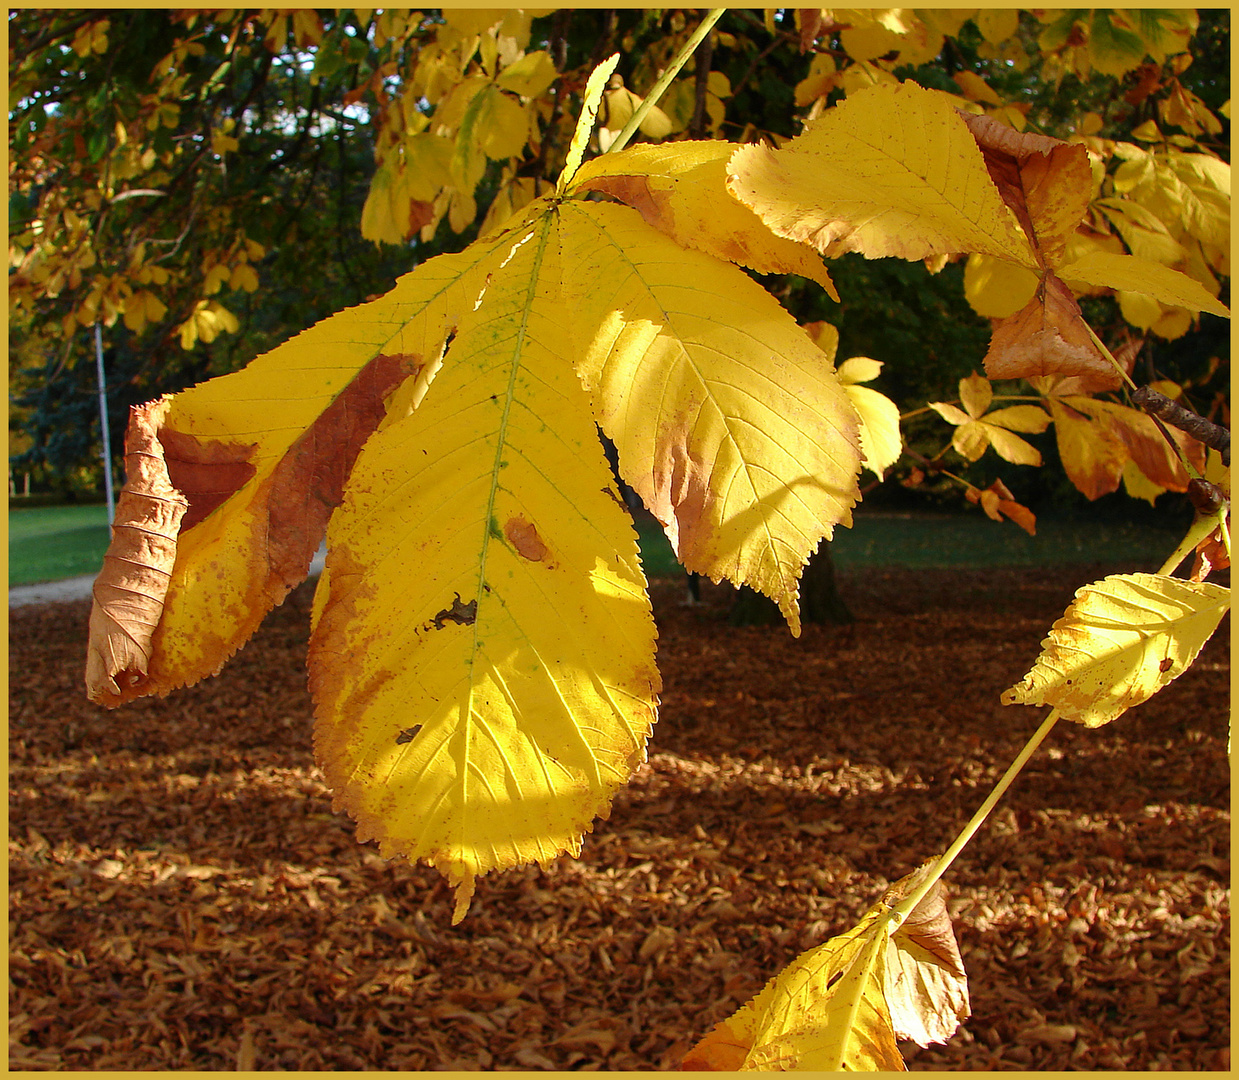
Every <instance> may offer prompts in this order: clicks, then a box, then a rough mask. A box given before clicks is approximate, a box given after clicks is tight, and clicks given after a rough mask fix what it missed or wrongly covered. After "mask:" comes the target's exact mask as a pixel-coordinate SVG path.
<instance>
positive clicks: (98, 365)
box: [95, 323, 116, 527]
mask: <svg viewBox="0 0 1239 1080" xmlns="http://www.w3.org/2000/svg"><path fill="white" fill-rule="evenodd" d="M95 371H96V374H97V376H98V380H99V426H100V428H101V429H102V431H103V486H104V490H105V491H106V492H107V495H108V526H109V527H110V526H111V524H112V519H113V518H114V517H115V516H116V505H115V502H114V501H113V498H112V438H111V436H110V435H109V434H108V395H107V383H106V382H105V381H104V376H103V331H102V330H100V329H99V324H98V323H95Z"/></svg>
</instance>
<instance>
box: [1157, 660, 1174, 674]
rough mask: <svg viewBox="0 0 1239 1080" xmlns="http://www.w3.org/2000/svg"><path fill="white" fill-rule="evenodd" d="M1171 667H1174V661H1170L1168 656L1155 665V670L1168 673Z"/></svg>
mask: <svg viewBox="0 0 1239 1080" xmlns="http://www.w3.org/2000/svg"><path fill="white" fill-rule="evenodd" d="M1172 667H1174V661H1173V660H1171V659H1170V657H1169V656H1167V657H1166V659H1165V660H1163V661H1162V662H1161V663H1160V664H1158V665H1157V670H1158V671H1162V672H1166V671H1169V670H1170V669H1171V668H1172Z"/></svg>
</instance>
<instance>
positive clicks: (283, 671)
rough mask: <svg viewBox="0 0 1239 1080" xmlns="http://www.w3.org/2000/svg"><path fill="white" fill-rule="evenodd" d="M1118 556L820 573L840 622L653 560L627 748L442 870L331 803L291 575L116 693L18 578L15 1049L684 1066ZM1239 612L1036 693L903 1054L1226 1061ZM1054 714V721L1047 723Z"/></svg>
mask: <svg viewBox="0 0 1239 1080" xmlns="http://www.w3.org/2000/svg"><path fill="white" fill-rule="evenodd" d="M1127 569H1135V567H1113V566H1105V567H1098V566H1092V567H1075V568H1066V569H1065V568H1056V569H1055V571H1054V572H1053V573H1052V574H1047V573H1044V572H1038V571H1036V570H1023V569H1020V570H996V571H984V572H976V571H973V572H955V571H945V570H943V571H912V570H885V571H883V570H866V571H859V570H858V571H849V572H843V573H842V574H841V591H842V593H843V595H844V597H845V599H846V600H847V602H848V604H849V605H850V606H851V607H852V609H853V610H854V611H855V612H856V613H857V614H858V615H859V616H860V619H861V621H860V622H859V623H858V624H857V625H855V626H853V627H850V628H847V629H843V630H840V629H822V628H818V627H807V628H806V630H805V633H804V636H803V637H802V638H801V639H800V640H794V639H793V638H791V637H790V635H789V634H788V633H787V632H786V630H783V629H773V630H771V629H746V630H740V629H734V628H731V627H729V626H728V625H727V624H726V623H725V622H724V621H723V619H722V614H723V612H724V611H725V606H726V604H727V602H728V593H727V590H726V589H725V588H723V587H711V586H709V585H708V584H704V585H703V589H702V595H703V600H704V602H703V603H702V604H701V605H698V606H693V607H689V606H685V605H684V604H683V603H681V601H682V599H683V595H684V590H683V585H682V582H681V581H679V580H673V579H663V580H660V581H657V582H655V584H654V587H653V596H654V602H655V612H656V617H657V621H658V625H659V631H660V639H659V663H660V665H661V668H662V672H663V678H664V684H665V691H664V694H663V708H662V717H661V720H660V721H659V723H658V725H657V726H656V728H655V731H654V736H653V740H652V743H651V747H650V761H649V764H648V765H647V766H645V767H643V768H642V769H641V771H640V772H639V773H638V775H637V777H636V778H635V780H634V781H633V783H632V784H631V785H630V786H629V787H628V788H627V789H626V790H624V791H623V792H621V793H620V795H619V797H618V798H617V800H616V802H615V805H614V809H613V812H612V814H611V817H610V819H609V820H608V821H605V822H599V823H598V825H597V828H596V830H595V832H594V833H593V834H592V835H590V836H589V837H587V838H586V841H585V846H584V851H583V853H582V857H581V858H580V859H579V860H572V859H568V858H563V859H561V860H559V862H557V863H556V864H555V866H554V867H553V868H552V869H551V870H550V871H546V872H543V871H540V870H537V869H532V868H526V869H522V870H518V871H514V872H510V873H507V874H501V875H495V874H492V875H489V876H487V877H486V878H483V879H481V880H480V881H479V882H478V887H477V895H476V898H475V900H474V903H473V907H472V909H471V910H470V913H469V915H468V917H467V918H466V919H465V920H464V922H463V923H462V924H461V925H460V926H458V927H456V928H454V929H453V928H451V927H449V925H448V923H449V918H450V915H451V905H452V901H451V896H450V892H449V889H448V887H447V885H446V884H445V883H444V882H443V881H442V880H440V879H439V877H438V875H437V874H435V873H434V872H433V871H431V870H429V869H428V868H425V867H420V866H410V865H408V864H405V863H399V862H394V863H388V862H385V861H384V860H382V859H380V858H379V857H378V856H377V854H375V852H374V850H373V848H372V847H370V846H363V845H359V844H357V843H356V842H355V841H354V839H353V826H352V824H351V822H350V821H349V820H348V819H347V818H345V817H343V816H341V815H337V814H333V813H332V812H331V806H330V797H329V794H328V792H327V790H326V788H325V786H324V784H323V782H322V779H321V774H320V773H319V771H318V770H317V768H315V766H314V764H313V761H312V758H311V751H310V746H311V741H310V725H311V709H310V702H309V698H308V695H307V693H306V690H305V675H304V667H303V658H304V656H305V644H306V638H307V635H308V622H309V605H310V591H309V587H308V586H303V587H301V588H299V589H297V590H295V591H294V592H293V593H292V594H291V595H290V597H289V599H288V601H287V602H286V603H285V604H284V605H283V606H282V607H281V608H278V609H277V610H276V611H275V612H273V613H272V615H271V616H270V617H268V619H267V620H266V621H265V623H264V624H263V626H262V628H261V629H260V630H259V632H258V635H257V636H256V637H255V639H254V641H253V642H252V643H251V644H250V645H248V646H247V647H246V648H245V649H244V650H243V651H242V652H241V653H240V654H239V655H238V656H237V657H236V658H235V659H234V660H233V661H232V662H231V663H230V664H229V665H228V666H227V667H226V668H225V669H224V671H223V673H222V674H221V675H219V676H218V677H216V678H213V679H209V680H208V681H207V682H206V683H204V684H201V685H199V686H197V687H194V688H192V689H189V690H184V691H179V692H177V693H175V694H173V695H172V696H171V697H169V698H167V699H162V700H144V701H140V702H137V703H135V704H133V705H130V706H127V707H126V708H124V709H121V710H119V711H117V712H114V713H108V712H105V711H104V710H102V709H100V708H98V707H96V706H94V705H91V704H89V703H88V702H87V701H86V700H85V697H84V694H83V691H82V674H81V664H82V661H81V658H82V656H83V655H84V649H85V640H86V624H87V619H88V613H89V604H88V603H72V604H49V605H44V606H41V607H30V608H19V609H16V610H12V611H10V624H9V625H10V676H9V677H10V721H9V723H10V729H9V730H10V756H11V764H10V778H9V798H10V815H9V829H10V832H9V883H10V893H9V916H10V939H9V940H10V946H9V950H10V958H9V971H10V997H9V1016H10V1052H9V1066H10V1068H11V1069H71V1070H105V1069H107V1070H111V1069H126V1070H128V1069H161V1070H186V1069H202V1070H217V1069H235V1068H242V1069H409V1070H420V1069H521V1070H544V1069H555V1070H564V1069H581V1070H595V1069H606V1070H617V1069H618V1070H648V1069H659V1068H668V1067H674V1066H675V1065H677V1064H678V1062H679V1060H680V1058H681V1057H682V1055H683V1054H684V1052H685V1051H686V1050H687V1049H688V1047H690V1046H691V1045H692V1044H693V1043H694V1042H695V1041H696V1040H697V1039H698V1038H700V1037H701V1035H702V1034H704V1033H705V1032H706V1031H708V1030H709V1029H710V1028H711V1027H712V1026H713V1025H714V1024H715V1023H716V1022H717V1021H719V1020H721V1019H723V1018H724V1017H725V1016H727V1015H729V1014H730V1013H731V1012H733V1011H734V1010H735V1009H736V1008H738V1007H739V1006H740V1005H742V1004H744V1003H745V1002H746V1001H747V1000H749V998H751V997H752V996H753V995H754V994H755V993H756V992H757V991H758V990H759V989H760V988H761V986H762V985H763V983H764V982H765V981H766V979H768V978H769V977H770V976H772V975H774V974H775V973H776V972H777V971H778V970H779V969H780V968H781V967H782V966H783V965H785V964H786V963H788V962H789V961H790V960H792V959H793V958H794V957H795V956H796V955H797V954H799V953H800V952H802V951H803V950H805V949H807V948H810V947H812V946H813V945H816V944H818V943H819V942H821V941H823V940H825V939H826V938H828V937H829V936H831V935H834V934H837V933H840V932H842V931H844V930H846V929H847V928H848V927H849V926H851V925H853V923H854V922H855V921H856V919H857V918H858V917H859V916H860V914H861V913H863V912H864V911H865V910H866V909H867V908H868V907H869V905H871V904H872V903H873V902H874V901H875V900H876V899H877V898H878V897H879V896H881V894H882V892H883V890H884V889H885V888H886V887H887V886H888V885H889V884H890V883H891V882H893V881H895V880H896V879H897V878H899V877H900V876H902V875H903V874H905V873H907V872H908V871H910V870H911V869H912V868H914V867H915V866H916V865H918V864H919V863H920V862H922V861H923V860H924V859H926V858H928V857H929V856H931V855H933V854H935V853H936V852H938V851H940V850H942V848H943V847H945V845H946V844H947V843H948V842H949V840H950V839H951V838H952V837H953V836H954V834H955V832H956V831H957V830H958V828H959V827H960V826H961V825H962V824H963V823H964V821H965V820H966V819H967V818H968V816H969V815H970V814H971V813H972V811H973V810H974V809H975V807H976V806H977V805H978V804H979V803H980V802H981V801H982V799H983V798H984V797H985V794H986V793H987V792H988V790H989V788H990V786H991V785H992V784H993V782H994V781H995V780H996V779H997V778H998V776H1000V775H1001V773H1002V771H1003V770H1004V769H1005V767H1006V765H1007V763H1008V762H1009V761H1010V760H1011V758H1012V757H1013V756H1014V755H1015V753H1016V752H1017V750H1018V749H1019V746H1020V745H1021V744H1022V743H1023V740H1024V739H1025V738H1026V737H1027V736H1028V735H1029V734H1030V733H1031V732H1032V731H1033V730H1034V728H1035V727H1036V726H1037V724H1038V723H1039V719H1040V716H1041V714H1042V710H1034V709H1024V708H1018V707H1008V708H1004V707H1003V706H1001V705H1000V704H999V701H998V695H999V693H1000V692H1001V691H1002V689H1003V688H1005V687H1007V686H1009V685H1011V683H1012V682H1014V681H1016V680H1017V679H1018V678H1019V677H1020V676H1021V675H1022V674H1023V673H1024V671H1025V670H1027V668H1028V666H1029V665H1030V664H1031V663H1032V661H1033V660H1034V659H1035V657H1036V655H1037V652H1038V646H1039V642H1040V640H1041V638H1042V637H1043V636H1044V634H1045V632H1046V629H1047V628H1048V627H1049V626H1050V624H1051V623H1052V622H1053V621H1054V619H1055V618H1057V617H1058V616H1059V615H1060V614H1061V613H1062V611H1063V609H1064V608H1065V607H1066V604H1067V602H1068V601H1069V600H1070V599H1071V595H1072V593H1073V592H1074V591H1075V589H1076V588H1077V587H1078V586H1079V585H1081V584H1083V583H1084V582H1086V581H1090V580H1096V579H1098V578H1100V577H1102V576H1104V574H1105V573H1108V572H1114V571H1116V570H1127ZM1228 639H1229V622H1224V623H1223V625H1222V628H1221V629H1220V630H1219V632H1218V633H1217V634H1216V635H1215V637H1214V640H1213V641H1211V642H1210V643H1209V644H1208V645H1207V646H1206V648H1205V650H1204V652H1203V653H1202V654H1201V657H1200V659H1199V660H1198V662H1197V663H1196V665H1195V666H1194V667H1193V668H1192V669H1191V670H1190V671H1189V672H1188V673H1187V674H1185V675H1184V676H1183V677H1182V678H1181V679H1179V680H1178V681H1177V682H1176V683H1174V684H1173V685H1172V686H1170V687H1168V688H1167V689H1166V690H1164V691H1163V692H1162V693H1161V694H1160V695H1158V696H1157V697H1156V698H1154V699H1153V700H1152V701H1150V702H1149V703H1147V704H1145V705H1143V706H1141V707H1140V708H1138V709H1136V710H1133V711H1132V712H1131V713H1129V714H1127V715H1126V716H1124V717H1123V718H1121V719H1120V720H1119V721H1118V722H1116V723H1114V724H1112V725H1109V726H1108V727H1106V728H1104V729H1102V730H1098V731H1088V730H1085V729H1082V728H1074V727H1071V726H1069V725H1060V726H1059V729H1056V730H1055V732H1054V733H1053V735H1052V736H1051V737H1050V739H1049V740H1048V742H1047V744H1046V745H1045V746H1044V747H1043V748H1042V749H1041V751H1039V752H1038V754H1037V755H1036V756H1035V757H1034V758H1033V760H1032V762H1031V763H1030V765H1029V766H1028V768H1027V769H1026V771H1025V773H1024V775H1023V776H1022V777H1021V778H1020V779H1019V780H1018V781H1017V782H1016V784H1015V786H1014V788H1013V789H1012V791H1011V792H1010V793H1008V796H1007V798H1006V799H1005V800H1004V801H1003V803H1002V804H1000V806H999V809H998V810H997V812H996V814H995V816H994V817H993V818H992V819H991V821H990V823H989V824H988V825H987V826H986V827H985V828H984V829H983V830H982V831H981V833H980V834H979V835H978V836H977V837H976V839H975V840H974V841H973V843H972V844H971V845H969V847H968V849H966V850H965V852H964V854H963V855H962V856H961V857H960V859H959V860H958V861H957V862H956V864H955V866H954V867H953V868H952V870H951V871H950V873H949V875H948V877H947V881H946V885H947V896H948V903H949V908H950V912H951V914H952V916H953V918H954V926H955V933H956V936H957V937H958V939H959V943H960V948H961V951H962V954H963V961H964V965H965V968H966V970H967V973H968V978H969V989H970V994H971V999H972V1009H973V1015H972V1017H971V1018H970V1019H969V1020H968V1021H967V1022H966V1023H965V1024H964V1025H963V1027H962V1028H961V1030H960V1032H959V1033H958V1034H957V1035H956V1036H955V1038H954V1039H953V1040H951V1042H949V1043H948V1044H946V1045H945V1046H934V1047H931V1048H930V1049H928V1050H919V1049H917V1048H916V1047H915V1046H912V1045H911V1044H907V1045H906V1046H904V1047H903V1049H904V1052H905V1054H906V1055H907V1058H908V1063H909V1066H910V1067H911V1068H912V1069H950V1070H963V1069H985V1070H1047V1069H1048V1070H1060V1069H1072V1070H1098V1069H1106V1070H1110V1069H1123V1070H1145V1069H1182V1070H1188V1069H1191V1070H1198V1069H1199V1070H1214V1069H1221V1070H1225V1069H1228V1068H1229V1064H1230V1059H1229V1044H1230V974H1229V971H1230V967H1229V957H1230V893H1229V888H1228V882H1229V880H1230V863H1229V852H1230V835H1229V828H1230V815H1229V799H1230V787H1229V770H1228V766H1227V759H1226V738H1227V722H1228V716H1227V713H1228V690H1229V651H1228ZM1063 729H1066V730H1063Z"/></svg>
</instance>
